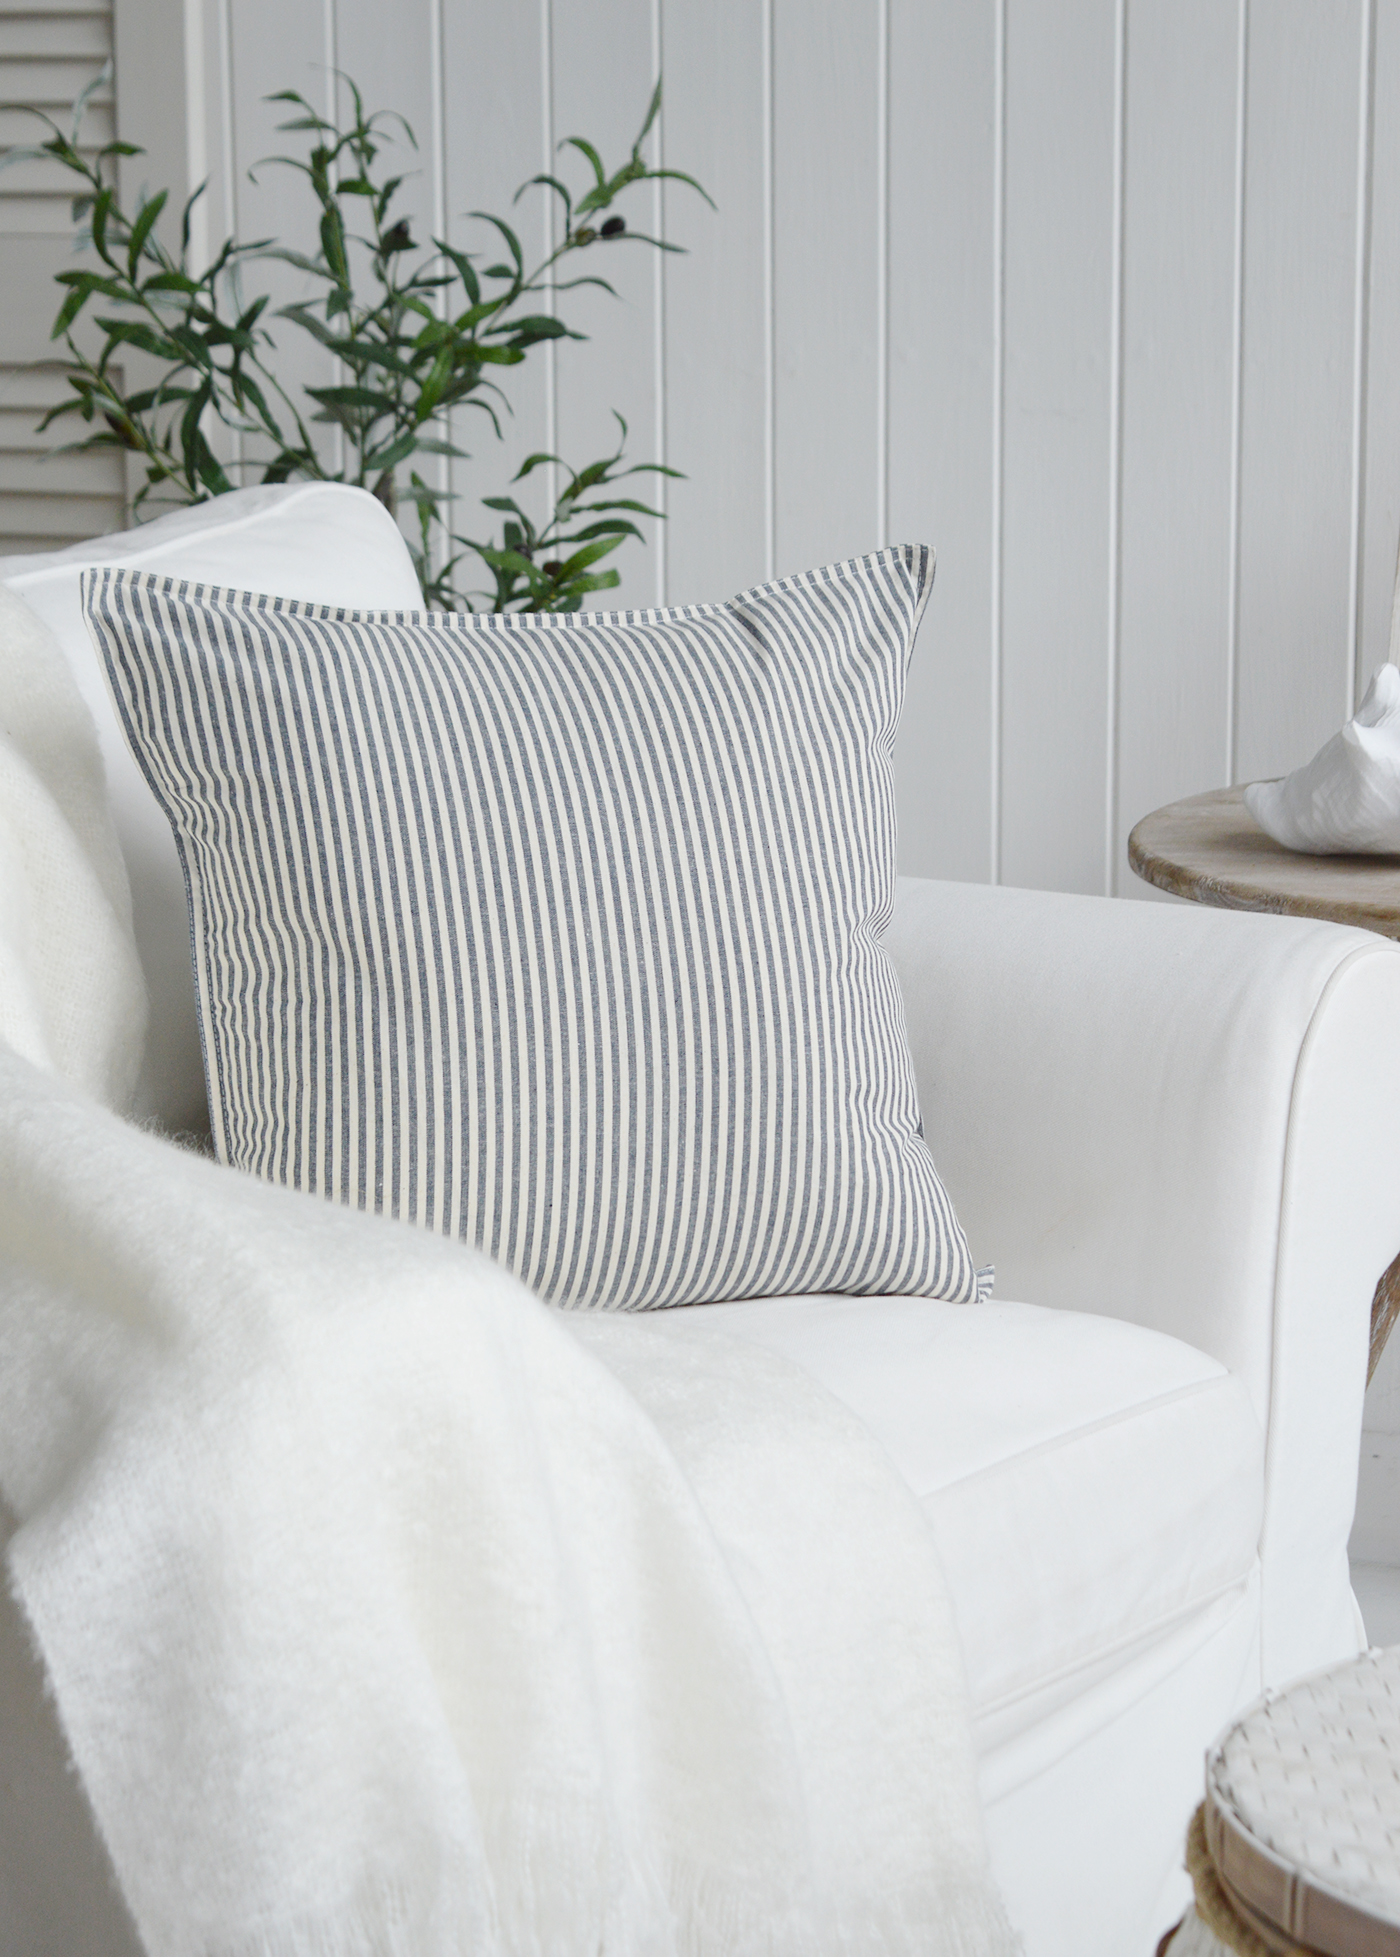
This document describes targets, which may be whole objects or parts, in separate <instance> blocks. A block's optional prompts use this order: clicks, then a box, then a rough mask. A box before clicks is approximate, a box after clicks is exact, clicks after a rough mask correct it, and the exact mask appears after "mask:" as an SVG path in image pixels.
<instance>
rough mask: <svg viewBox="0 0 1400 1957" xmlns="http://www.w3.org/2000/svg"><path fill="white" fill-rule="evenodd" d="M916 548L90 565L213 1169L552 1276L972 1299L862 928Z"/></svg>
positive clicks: (922, 569) (576, 1298) (887, 854)
mask: <svg viewBox="0 0 1400 1957" xmlns="http://www.w3.org/2000/svg"><path fill="white" fill-rule="evenodd" d="M931 577H932V553H931V552H929V551H927V550H925V549H921V548H903V549H895V550H887V551H883V552H881V553H880V554H879V555H878V556H874V557H868V558H864V559H861V560H859V561H857V562H853V563H848V564H842V565H837V566H834V567H830V568H828V569H825V570H821V571H815V572H811V573H808V574H807V575H805V576H802V577H796V578H786V579H782V580H779V581H778V582H776V583H773V584H769V585H765V586H763V587H762V588H760V589H758V590H756V591H751V592H748V593H746V594H744V595H743V596H742V597H739V598H736V599H734V600H732V601H731V602H730V603H728V604H725V605H713V606H687V607H683V608H677V609H672V610H667V611H635V612H622V613H599V614H588V615H581V616H572V617H558V618H556V617H496V616H486V615H482V616H476V617H439V616H433V615H428V614H417V613H392V614H391V613H377V614H365V613H352V612H344V611H336V610H333V609H329V608H325V607H318V606H313V605H303V604H293V603H290V602H287V601H284V600H280V599H276V598H268V597H257V596H251V595H238V594H235V593H231V592H225V591H219V590H213V589H209V588H207V587H202V586H199V585H193V584H188V583H181V582H179V581H176V580H173V579H167V578H161V577H157V576H151V575H148V574H144V573H136V572H128V571H120V570H110V569H109V570H98V571H94V572H91V573H89V574H88V575H87V578H86V580H85V585H84V603H85V608H86V612H87V617H88V620H89V624H90V626H91V628H92V631H93V634H94V637H95V639H96V641H97V643H98V646H99V649H100V650H101V652H102V655H103V657H104V660H105V662H106V667H107V672H108V675H109V678H110V681H111V685H112V688H113V691H114V694H115V697H116V701H117V705H118V710H119V712H120V715H121V718H122V721H123V724H124V726H125V729H126V732H127V736H128V739H129V740H130V742H131V745H132V747H133V750H134V751H135V753H136V755H137V757H138V759H139V760H140V762H141V764H142V766H143V768H144V769H145V772H146V775H147V778H148V780H149V781H150V783H151V786H152V788H153V790H154V792H155V794H156V795H157V797H158V799H159V800H160V802H161V804H162V806H163V808H164V809H165V811H166V814H167V815H168V816H169V818H170V821H171V824H172V826H173V828H174V830H175V834H176V838H177V841H178V844H179V847H180V852H181V856H182V860H183V862H184V865H185V873H186V878H187V881H188V886H189V898H190V913H191V929H192V937H193V945H194V956H195V967H196V983H197V990H198V1000H199V1011H200V1020H201V1025H202V1028H203V1034H204V1042H205V1063H206V1070H207V1074H208V1079H209V1090H210V1107H211V1111H212V1118H213V1125H214V1138H215V1143H216V1146H217V1149H218V1152H219V1155H220V1157H221V1159H223V1160H224V1161H227V1162H230V1163H234V1164H236V1165H238V1166H240V1167H242V1168H245V1169H248V1170H251V1171H253V1172H254V1173H255V1174H257V1175H260V1176H263V1177H266V1178H268V1179H270V1180H273V1181H278V1182H283V1183H289V1184H292V1185H294V1186H296V1187H299V1188H302V1189H306V1190H309V1191H314V1192H318V1193H321V1194H323V1195H325V1196H327V1197H331V1198H337V1199H339V1200H342V1201H345V1202H350V1203H354V1204H357V1205H359V1206H361V1207H366V1208H372V1209H376V1210H385V1211H388V1212H391V1213H392V1214H395V1215H398V1216H401V1217H404V1218H407V1219H411V1220H413V1221H416V1222H419V1223H421V1224H423V1225H425V1226H426V1227H427V1228H430V1229H433V1230H438V1231H443V1232H446V1233H449V1234H453V1235H458V1236H461V1237H462V1238H464V1239H466V1240H467V1241H469V1242H472V1243H475V1244H477V1245H479V1246H481V1247H482V1248H483V1249H485V1250H486V1251H487V1252H488V1253H489V1254H490V1255H491V1256H493V1257H495V1258H497V1259H499V1260H500V1261H501V1262H502V1263H504V1264H505V1265H507V1266H508V1267H509V1268H510V1269H511V1270H513V1271H514V1272H516V1273H517V1274H518V1275H519V1276H520V1277H521V1278H522V1279H524V1281H525V1282H526V1283H527V1284H529V1285H530V1286H531V1287H532V1288H533V1289H534V1290H535V1291H537V1292H538V1293H539V1294H540V1295H541V1296H542V1297H544V1298H546V1299H549V1300H552V1301H554V1302H556V1303H561V1304H571V1305H584V1306H609V1307H613V1308H643V1307H650V1306H661V1305H676V1304H685V1303H692V1302H698V1301H706V1300H710V1301H717V1300H720V1299H726V1298H742V1297H752V1296H771V1295H776V1294H782V1293H791V1292H813V1291H845V1292H854V1293H868V1294H878V1293H887V1292H905V1293H917V1294H924V1295H929V1296H937V1297H945V1298H953V1299H970V1298H973V1297H975V1296H976V1295H977V1279H976V1275H975V1273H974V1271H973V1268H972V1265H971V1261H970V1259H969V1256H968V1250H967V1245H966V1242H965V1240H964V1238H963V1235H962V1232H961V1230H960V1228H959V1226H958V1223H957V1221H956V1218H955V1217H954V1215H953V1211H952V1208H951V1205H950V1204H949V1201H948V1198H947V1195H946V1193H945V1192H944V1190H943V1188H942V1186H941V1184H940V1182H939V1180H938V1177H937V1174H936V1172H935V1169H934V1165H933V1163H932V1161H931V1159H930V1157H929V1155H928V1152H927V1150H926V1148H925V1147H924V1144H923V1142H922V1140H921V1138H920V1122H919V1114H918V1108H917V1104H916V1096H915V1087H914V1079H913V1070H912V1066H911V1062H910V1059H909V1054H908V1049H907V1044H906V1041H905V1035H904V1020H903V1005H902V1001H901V998H900V994H899V988H898V983H897V981H896V978H895V975H894V972H893V969H892V968H891V966H890V964H889V961H888V959H887V958H886V956H885V953H884V951H883V949H882V948H881V942H880V940H881V936H882V934H883V931H884V929H885V926H886V924H887V923H888V920H889V916H890V911H891V905H892V902H893V895H894V874H895V868H894V865H895V836H894V797H893V781H892V772H891V749H892V745H893V740H894V734H895V728H896V724H897V721H898V716H899V707H900V700H901V696H902V693H903V687H904V675H905V669H906V665H907V661H908V656H909V651H910V647H911V645H912V641H913V636H914V632H915V628H916V626H917V624H918V620H919V616H920V614H921V612H922V610H923V606H924V603H925V601H926V598H927V593H928V587H929V583H930V581H931Z"/></svg>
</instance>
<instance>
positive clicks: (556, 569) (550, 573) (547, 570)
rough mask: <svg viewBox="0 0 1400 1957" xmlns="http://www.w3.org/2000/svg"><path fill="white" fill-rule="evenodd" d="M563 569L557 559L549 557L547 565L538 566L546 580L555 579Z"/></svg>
mask: <svg viewBox="0 0 1400 1957" xmlns="http://www.w3.org/2000/svg"><path fill="white" fill-rule="evenodd" d="M563 568H564V566H563V565H562V564H561V563H560V562H559V559H558V558H557V557H551V558H550V560H549V562H548V563H547V564H541V566H540V569H541V570H542V571H543V572H544V574H545V576H546V577H547V578H557V577H558V575H559V573H560V572H561V571H562V570H563Z"/></svg>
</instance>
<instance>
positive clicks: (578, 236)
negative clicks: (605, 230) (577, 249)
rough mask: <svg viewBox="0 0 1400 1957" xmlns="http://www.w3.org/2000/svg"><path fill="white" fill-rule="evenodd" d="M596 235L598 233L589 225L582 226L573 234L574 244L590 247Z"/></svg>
mask: <svg viewBox="0 0 1400 1957" xmlns="http://www.w3.org/2000/svg"><path fill="white" fill-rule="evenodd" d="M597 235H598V233H597V232H596V231H595V230H594V229H593V226H592V225H591V224H585V225H582V226H581V227H580V228H579V229H578V230H577V231H575V233H574V243H575V244H576V245H591V244H592V242H593V240H594V239H595V238H596V237H597Z"/></svg>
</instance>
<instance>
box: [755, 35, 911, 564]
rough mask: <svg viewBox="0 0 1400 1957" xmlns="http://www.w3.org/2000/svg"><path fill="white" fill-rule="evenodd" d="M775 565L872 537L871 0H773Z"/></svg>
mask: <svg viewBox="0 0 1400 1957" xmlns="http://www.w3.org/2000/svg"><path fill="white" fill-rule="evenodd" d="M773 20H774V31H773V45H774V77H773V80H774V109H773V114H774V306H775V329H776V393H777V398H776V416H775V426H776V445H777V456H776V519H777V522H776V529H777V536H776V554H777V567H776V568H777V570H778V571H779V572H780V573H782V572H786V571H797V570H801V569H802V568H803V567H804V566H806V565H811V564H820V563H823V562H828V561H830V560H831V559H834V558H844V557H855V556H858V555H860V554H861V553H862V552H865V551H868V550H873V549H875V548H877V547H878V546H879V545H881V544H883V543H885V542H886V541H887V539H885V538H883V537H880V536H878V535H877V534H876V528H875V524H876V513H877V506H878V500H879V492H878V460H879V450H880V443H879V439H878V437H877V434H876V413H877V409H878V394H877V385H876V365H877V352H876V333H877V326H878V319H879V304H878V300H877V296H876V277H877V273H878V269H879V257H880V253H879V240H878V235H877V228H876V227H877V223H878V195H877V191H878V181H879V161H878V152H877V148H876V145H877V141H878V138H879V76H878V64H877V53H878V47H879V32H878V26H879V21H878V0H843V4H842V5H841V6H839V7H835V6H833V7H821V8H814V7H813V6H811V5H810V0H774V15H773Z"/></svg>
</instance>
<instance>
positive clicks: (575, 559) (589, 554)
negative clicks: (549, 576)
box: [558, 537, 622, 584]
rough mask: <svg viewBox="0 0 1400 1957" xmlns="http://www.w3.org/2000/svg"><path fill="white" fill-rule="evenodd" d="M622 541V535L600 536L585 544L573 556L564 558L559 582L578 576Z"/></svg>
mask: <svg viewBox="0 0 1400 1957" xmlns="http://www.w3.org/2000/svg"><path fill="white" fill-rule="evenodd" d="M621 542H622V538H621V537H599V538H598V539H597V541H596V542H594V543H591V544H585V545H584V547H583V549H582V550H576V551H575V552H574V554H573V556H572V557H569V558H566V559H565V560H564V567H563V569H562V570H561V571H560V572H559V574H558V581H559V583H560V584H563V583H564V582H565V581H566V580H567V579H569V578H572V577H577V575H578V573H579V572H580V571H586V570H587V569H588V567H589V565H590V564H596V563H597V562H598V559H599V558H600V557H606V556H607V555H608V554H609V552H610V551H614V550H616V549H617V547H618V545H619V544H620V543H621Z"/></svg>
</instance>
